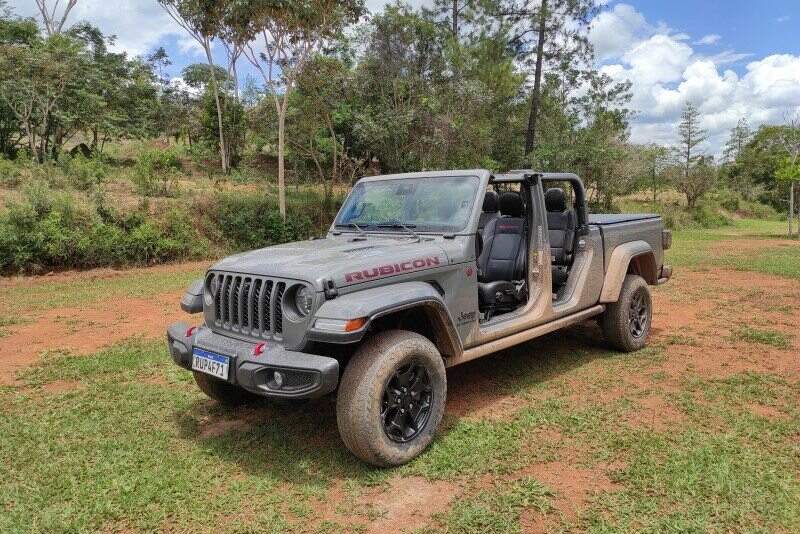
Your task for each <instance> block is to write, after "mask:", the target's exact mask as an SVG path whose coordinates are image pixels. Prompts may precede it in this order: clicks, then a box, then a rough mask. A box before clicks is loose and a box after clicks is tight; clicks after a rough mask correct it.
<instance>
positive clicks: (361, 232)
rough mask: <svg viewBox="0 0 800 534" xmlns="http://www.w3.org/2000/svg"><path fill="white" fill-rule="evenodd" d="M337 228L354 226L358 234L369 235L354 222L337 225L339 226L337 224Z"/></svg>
mask: <svg viewBox="0 0 800 534" xmlns="http://www.w3.org/2000/svg"><path fill="white" fill-rule="evenodd" d="M336 226H352V227H353V228H355V229H356V231H357V232H358V233H359V234H360V235H367V233H366V232H365V231H364V229H363V228H361V227H360V226H359V225H357V224H356V223H354V222H346V223H337V224H336Z"/></svg>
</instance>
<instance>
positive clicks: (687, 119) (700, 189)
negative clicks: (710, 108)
mask: <svg viewBox="0 0 800 534" xmlns="http://www.w3.org/2000/svg"><path fill="white" fill-rule="evenodd" d="M700 119H701V117H700V111H699V110H698V109H697V108H696V107H695V106H694V104H692V103H691V102H687V103H686V105H685V107H684V108H683V112H682V113H681V122H680V124H679V125H678V134H679V137H680V144H679V145H678V146H677V147H676V148H675V153H676V156H677V158H678V161H680V166H681V172H680V173H679V174H677V175H676V176H675V187H676V189H678V191H680V192H681V193H683V194H684V195H685V196H686V204H687V206H688V207H689V208H694V207H695V205H696V204H697V201H698V200H699V199H700V198H701V197H702V196H703V195H705V194H706V193H707V192H708V191H709V190H710V189H711V188H712V187H713V185H714V179H713V178H715V177H716V176H713V177H712V173H709V172H708V169H707V168H704V169H702V171H703V172H694V169H695V167H696V166H697V165H698V164H699V163H700V162H703V163H704V164H705V165H708V161H709V159H708V158H707V157H705V156H704V155H703V154H702V153H701V152H700V150H699V146H700V144H701V143H703V142H704V141H705V140H706V139H707V138H708V132H707V131H706V130H704V129H703V128H701V127H700Z"/></svg>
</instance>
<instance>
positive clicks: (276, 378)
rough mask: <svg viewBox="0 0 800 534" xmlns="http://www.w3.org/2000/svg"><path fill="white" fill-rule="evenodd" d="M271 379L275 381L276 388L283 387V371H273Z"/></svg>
mask: <svg viewBox="0 0 800 534" xmlns="http://www.w3.org/2000/svg"><path fill="white" fill-rule="evenodd" d="M272 380H273V382H275V385H276V386H277V387H278V389H281V388H282V387H283V373H281V372H279V371H275V373H274V374H273V375H272Z"/></svg>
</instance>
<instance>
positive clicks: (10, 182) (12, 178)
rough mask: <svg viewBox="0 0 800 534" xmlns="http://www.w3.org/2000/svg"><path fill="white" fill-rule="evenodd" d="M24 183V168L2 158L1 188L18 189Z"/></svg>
mask: <svg viewBox="0 0 800 534" xmlns="http://www.w3.org/2000/svg"><path fill="white" fill-rule="evenodd" d="M21 181H22V167H21V165H20V164H19V163H16V162H14V161H9V160H7V159H5V158H4V157H3V156H0V186H1V187H8V188H11V187H17V186H18V185H19V184H20V182H21Z"/></svg>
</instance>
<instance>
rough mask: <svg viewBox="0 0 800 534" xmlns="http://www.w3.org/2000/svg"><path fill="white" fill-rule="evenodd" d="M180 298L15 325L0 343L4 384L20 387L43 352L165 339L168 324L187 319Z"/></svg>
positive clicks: (120, 303)
mask: <svg viewBox="0 0 800 534" xmlns="http://www.w3.org/2000/svg"><path fill="white" fill-rule="evenodd" d="M181 294H182V293H181V292H175V293H166V294H162V295H159V296H156V297H153V298H148V299H141V298H136V299H124V300H123V299H120V300H117V301H111V302H96V303H92V304H89V305H87V306H86V307H80V308H77V307H76V308H58V309H54V310H49V311H46V312H44V313H42V314H41V315H40V316H39V317H38V318H37V319H35V320H32V321H28V322H25V323H23V324H20V325H15V326H14V327H12V328H11V329H10V333H9V335H7V336H5V337H2V338H0V384H7V385H10V384H16V383H17V381H16V378H15V375H16V372H17V370H19V369H21V368H23V367H26V366H28V365H31V364H33V363H35V362H36V361H37V360H38V357H39V354H41V353H42V352H44V351H48V350H65V351H69V352H71V353H74V354H90V353H92V352H96V351H98V350H100V349H102V348H104V347H106V346H108V345H112V344H114V343H118V342H120V341H122V340H124V339H127V338H129V337H131V336H144V337H156V336H161V335H163V334H164V332H165V330H166V327H167V325H169V323H170V322H173V321H176V320H181V319H183V320H187V319H188V318H189V317H188V316H187V315H186V314H185V313H183V312H182V311H181V310H180V308H179V306H178V303H179V301H180V297H181Z"/></svg>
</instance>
